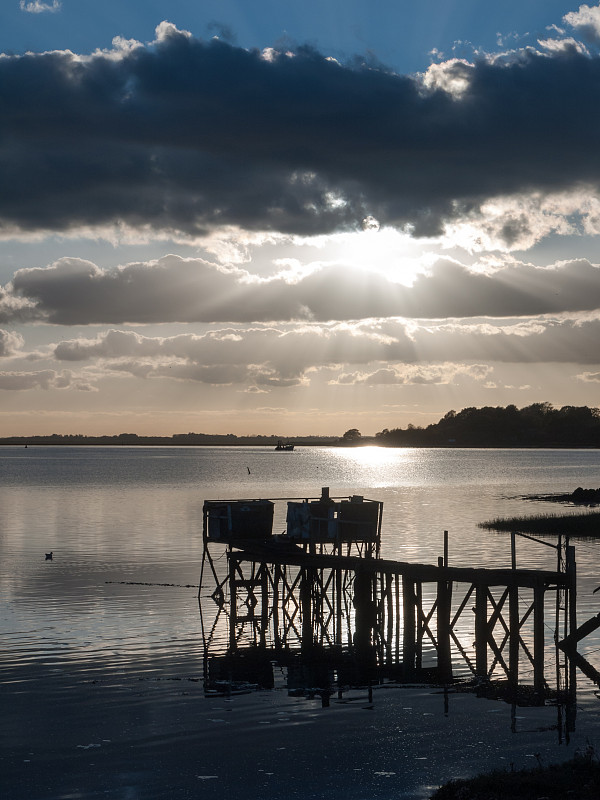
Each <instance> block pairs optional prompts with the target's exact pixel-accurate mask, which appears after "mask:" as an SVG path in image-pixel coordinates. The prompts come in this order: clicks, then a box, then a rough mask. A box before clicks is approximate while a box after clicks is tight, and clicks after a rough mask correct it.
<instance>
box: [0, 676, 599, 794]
mask: <svg viewBox="0 0 600 800" xmlns="http://www.w3.org/2000/svg"><path fill="white" fill-rule="evenodd" d="M2 709H3V710H2V720H3V723H2V746H1V753H0V758H1V764H0V771H1V774H2V784H3V789H2V796H3V797H5V798H7V800H72V799H74V798H100V797H102V798H110V799H111V800H112V798H114V799H115V800H138V798H139V800H151V799H152V800H154V798H156V799H158V798H161V800H162V799H163V798H164V799H165V800H166V798H169V799H172V800H183V799H184V798H203V800H204V798H231V799H232V800H237V798H240V800H241V799H242V798H248V799H249V800H255V799H256V800H258V798H261V799H262V798H265V797H268V798H271V799H273V800H280V799H281V800H289V798H290V797H299V798H321V797H322V798H328V799H329V800H331V798H334V799H337V798H340V800H342V799H343V800H362V799H363V798H370V799H371V800H372V799H373V798H375V799H376V800H378V799H380V798H390V800H391V798H394V800H398V798H407V799H408V800H421V799H423V798H428V797H430V796H431V794H432V793H433V792H434V791H435V789H437V788H438V787H439V786H440V785H441V784H443V783H445V782H446V781H448V780H450V779H452V778H465V777H471V776H473V775H476V774H478V773H481V772H484V771H488V770H491V769H498V768H499V769H502V768H506V769H511V768H513V767H514V768H515V769H520V768H524V767H532V766H536V765H537V764H540V763H541V764H549V763H554V762H559V761H565V760H567V759H568V758H571V757H572V756H573V755H574V753H575V752H576V751H577V750H578V749H580V748H584V747H585V746H586V745H587V743H588V742H589V741H590V740H592V741H593V740H594V739H595V740H596V741H597V742H600V724H599V719H598V710H597V709H596V710H594V707H593V706H592V707H590V708H589V709H588V710H587V711H585V710H584V711H581V710H580V712H579V713H578V719H577V730H576V732H573V733H571V734H570V735H569V737H568V740H565V739H564V737H562V736H560V735H559V731H558V730H557V729H556V727H555V726H556V724H557V709H556V708H554V707H541V708H522V709H521V708H517V709H514V708H511V706H510V705H508V704H506V703H504V702H500V701H491V700H483V699H478V698H476V697H474V696H473V695H470V694H463V693H460V694H454V693H452V692H451V693H447V694H446V695H444V692H443V690H440V689H434V688H430V687H412V688H406V687H398V686H390V685H388V686H381V687H375V689H374V691H373V702H372V703H369V702H368V695H367V692H366V690H361V689H355V690H352V691H348V692H344V694H343V696H342V698H341V699H339V698H338V696H337V695H334V696H332V698H331V702H330V705H329V707H323V706H322V701H321V698H320V697H318V696H317V697H314V698H312V699H310V698H307V697H290V696H289V695H288V692H287V689H286V688H285V686H284V685H283V680H281V681H280V682H279V685H277V683H276V687H275V689H273V690H269V691H257V692H252V693H249V694H240V695H233V696H230V697H227V696H211V697H206V696H205V694H204V688H203V684H202V682H201V680H199V679H198V677H197V676H196V675H194V674H191V673H187V674H179V675H173V676H171V677H165V676H161V677H156V678H152V677H148V676H145V677H144V678H142V679H139V678H137V677H136V676H135V674H133V673H131V674H124V675H121V676H119V675H110V676H108V677H106V678H102V677H98V676H97V675H96V676H94V677H90V679H89V680H87V679H86V678H85V677H84V676H82V675H81V674H80V673H78V672H77V673H71V674H70V673H69V672H68V671H64V670H61V671H59V672H56V673H52V672H48V671H47V670H44V674H43V676H40V677H37V678H36V675H35V671H33V670H28V672H27V674H25V675H22V676H20V677H19V678H15V677H13V679H12V680H10V681H7V680H5V681H4V682H3V684H2ZM560 739H562V743H561V742H560Z"/></svg>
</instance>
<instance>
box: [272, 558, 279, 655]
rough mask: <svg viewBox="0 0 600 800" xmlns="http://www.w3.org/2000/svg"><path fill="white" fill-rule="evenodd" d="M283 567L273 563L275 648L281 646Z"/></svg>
mask: <svg viewBox="0 0 600 800" xmlns="http://www.w3.org/2000/svg"><path fill="white" fill-rule="evenodd" d="M280 575H281V567H280V566H279V564H274V565H273V606H272V608H273V642H274V645H275V649H277V650H279V649H280V648H281V636H280V634H279V580H280Z"/></svg>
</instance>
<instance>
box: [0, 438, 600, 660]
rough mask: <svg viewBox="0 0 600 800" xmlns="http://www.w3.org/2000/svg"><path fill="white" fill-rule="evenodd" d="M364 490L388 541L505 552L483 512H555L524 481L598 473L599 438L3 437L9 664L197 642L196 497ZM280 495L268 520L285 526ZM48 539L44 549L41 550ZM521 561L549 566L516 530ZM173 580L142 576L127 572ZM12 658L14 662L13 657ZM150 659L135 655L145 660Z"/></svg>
mask: <svg viewBox="0 0 600 800" xmlns="http://www.w3.org/2000/svg"><path fill="white" fill-rule="evenodd" d="M322 486H328V487H330V491H331V494H332V495H340V496H347V495H350V494H362V495H364V496H366V497H368V498H370V499H374V500H381V501H383V503H384V517H383V519H384V523H383V530H382V555H383V556H384V557H386V558H396V559H399V560H405V561H419V562H425V563H437V558H438V556H439V555H441V553H442V546H443V531H444V530H448V531H449V537H450V563H451V564H454V565H471V566H501V567H505V566H508V565H509V564H510V543H509V537H507V536H505V535H499V534H496V533H493V532H487V531H484V530H481V529H479V528H478V527H477V523H479V522H481V521H483V520H487V519H490V518H493V517H498V516H515V515H520V514H531V513H538V512H540V511H542V512H550V513H551V512H556V511H560V512H563V511H564V510H565V509H564V507H556V506H550V505H549V504H544V503H532V502H531V501H527V500H523V499H522V495H526V494H543V493H552V492H569V491H572V490H573V489H575V488H576V487H577V486H583V487H597V486H600V454H599V453H598V452H597V451H595V450H584V451H581V450H454V449H442V450H435V449H383V448H371V447H369V448H360V449H340V448H300V449H297V450H296V451H295V452H293V453H275V452H273V451H272V450H271V449H270V448H259V447H242V448H238V447H231V448H221V447H215V448H210V447H209V448H195V447H190V448H170V447H158V448H128V447H125V448H117V447H114V448H111V447H39V448H35V447H32V448H28V449H24V448H17V447H5V448H2V449H1V450H0V508H1V509H2V528H1V533H0V537H1V539H0V547H1V552H0V556H1V557H0V583H1V586H2V601H3V613H2V619H1V621H0V624H1V625H2V634H3V636H4V637H8V640H9V644H10V654H9V655H8V658H7V659H5V663H4V669H8V670H10V669H12V665H14V664H23V663H24V662H25V663H26V662H28V661H29V660H36V659H39V658H45V659H49V660H50V661H52V662H54V661H57V662H63V661H69V663H73V662H77V663H79V662H81V661H84V662H85V663H86V665H87V667H86V668H90V669H93V666H94V661H95V659H96V658H98V660H99V663H100V664H101V668H104V665H103V664H102V662H103V661H104V660H105V658H106V653H107V648H109V649H110V650H111V652H112V663H113V664H119V665H127V664H129V665H131V666H132V667H134V668H136V669H158V668H162V667H160V665H162V664H164V663H165V662H170V663H171V664H172V662H173V661H174V660H175V661H177V660H178V659H183V660H185V661H186V662H187V663H188V665H189V663H190V661H192V662H193V660H194V658H196V657H197V655H198V652H199V618H198V616H199V615H198V608H197V604H196V600H195V598H196V592H195V590H194V589H193V588H192V589H188V588H184V587H185V586H186V585H192V586H197V583H198V577H199V569H200V560H201V555H202V505H203V502H204V500H205V499H222V498H231V499H236V498H253V497H263V498H264V497H266V498H270V499H275V498H278V497H282V498H284V497H285V498H287V497H300V498H302V497H304V496H317V495H319V494H320V489H321V487H322ZM284 515H285V503H279V504H277V505H276V516H275V530H276V531H278V530H281V531H283V529H284V527H285V520H284ZM49 551H53V553H54V559H53V561H52V562H48V561H45V560H44V554H45V553H46V552H49ZM597 554H598V544H597V543H596V542H591V543H590V542H585V543H580V544H579V545H578V547H577V561H578V576H579V612H580V617H581V619H586V618H587V616H586V614H588V611H589V612H590V615H591V613H596V612H597V610H598V609H597V606H598V602H599V601H598V600H597V598H598V597H599V595H596V596H595V597H594V596H593V595H592V592H593V589H594V588H596V586H597V585H598V584H599V583H600V569H599V566H600V564H599V559H598V555H597ZM518 564H519V566H522V567H531V568H536V567H537V568H544V569H553V568H554V567H555V555H554V553H553V551H552V550H550V549H549V548H545V547H541V546H539V545H535V544H533V543H530V542H528V541H526V540H521V541H519V545H518ZM134 582H135V583H137V584H143V583H148V584H150V583H158V584H160V583H162V584H176V585H177V586H173V587H156V586H155V587H144V586H140V585H130V584H133V583H134ZM6 661H7V662H8V663H6ZM142 662H143V663H142Z"/></svg>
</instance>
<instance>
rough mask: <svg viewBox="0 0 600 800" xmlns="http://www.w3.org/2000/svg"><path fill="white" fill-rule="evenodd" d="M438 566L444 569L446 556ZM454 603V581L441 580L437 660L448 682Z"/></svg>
mask: <svg viewBox="0 0 600 800" xmlns="http://www.w3.org/2000/svg"><path fill="white" fill-rule="evenodd" d="M438 567H439V568H440V570H441V569H443V567H444V557H442V556H440V558H439V559H438ZM451 604H452V582H451V581H445V580H441V581H438V584H437V660H438V677H439V679H440V680H442V681H444V682H447V681H451V680H452V655H451V650H450V609H451Z"/></svg>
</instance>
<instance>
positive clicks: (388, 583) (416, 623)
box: [200, 488, 600, 698]
mask: <svg viewBox="0 0 600 800" xmlns="http://www.w3.org/2000/svg"><path fill="white" fill-rule="evenodd" d="M275 502H276V501H272V500H265V499H254V500H208V501H206V502H205V503H204V509H203V539H204V551H203V559H202V572H201V577H200V593H202V592H206V591H208V592H209V594H210V597H211V598H212V600H213V601H214V604H215V608H216V614H215V615H214V619H213V620H212V624H211V626H210V627H205V625H204V621H203V636H204V644H205V654H206V659H207V661H206V663H205V667H206V670H205V675H210V673H211V663H212V666H213V669H212V672H213V674H216V673H217V672H218V669H217V668H216V667H215V665H216V664H218V663H219V658H216V659H213V660H212V661H211V663H209V661H210V658H209V651H210V649H211V647H213V645H214V643H215V641H216V638H217V631H220V634H219V635H220V639H221V641H222V639H223V623H225V628H226V634H225V635H226V640H227V656H226V658H227V659H228V660H227V665H228V666H227V669H228V672H227V674H228V675H229V677H232V676H233V677H234V678H238V677H241V675H242V672H244V670H246V672H245V673H244V674H245V676H247V675H248V674H249V673H252V674H253V675H254V676H256V669H257V668H256V663H257V662H260V665H261V666H260V667H259V668H258V671H260V670H262V669H263V668H264V664H265V662H268V663H271V662H272V661H277V662H279V663H284V664H288V665H291V664H297V663H298V658H299V657H302V658H303V659H304V660H305V661H306V660H307V659H308V660H309V661H312V663H313V664H314V663H320V664H321V665H322V664H324V663H325V665H326V669H327V670H329V671H330V672H331V671H334V672H335V674H336V677H337V681H338V684H339V683H342V682H344V681H346V682H348V683H352V682H373V681H378V680H385V679H395V680H402V681H417V680H424V679H429V680H435V681H437V682H441V683H449V682H451V681H452V680H453V679H454V677H455V676H456V675H457V674H460V675H461V676H462V677H465V676H471V677H474V678H476V679H479V680H481V681H489V680H490V679H492V678H498V677H500V678H501V679H503V680H504V681H505V682H507V683H508V685H509V686H512V687H513V688H515V689H516V688H517V686H518V685H519V684H527V685H529V686H531V688H532V689H533V691H534V693H535V694H536V695H537V696H539V697H540V698H543V697H544V695H545V693H546V691H547V689H548V685H549V675H548V674H547V666H548V664H549V663H550V662H552V663H553V664H554V672H555V674H554V675H553V679H552V683H553V684H554V682H555V681H554V679H556V683H557V688H559V689H561V690H563V691H566V690H567V689H568V686H569V671H568V670H569V663H568V659H567V658H566V656H565V655H564V653H563V658H562V660H561V658H558V659H557V658H556V653H558V652H559V651H557V650H556V645H557V644H558V643H559V642H560V641H564V640H565V639H567V637H569V636H570V637H571V640H572V639H573V636H574V635H575V632H576V628H577V624H576V606H575V604H576V588H575V587H576V576H575V557H574V548H572V547H570V546H569V545H568V542H567V541H564V540H563V541H559V543H558V545H556V546H555V548H556V551H557V566H556V570H555V571H542V570H529V569H518V568H517V559H516V537H515V536H514V535H513V537H512V563H511V566H510V568H506V569H496V568H494V569H487V568H472V567H465V566H450V564H449V559H448V535H447V532H444V540H443V549H442V548H441V549H442V554H441V555H440V557H439V559H438V563H437V564H416V563H409V562H402V561H393V560H389V559H383V558H381V552H380V551H381V526H382V516H383V504H382V503H380V502H378V501H375V500H369V499H366V498H364V497H362V496H357V495H354V496H350V497H332V496H330V493H329V489H328V488H323V489H322V490H321V495H320V496H318V497H312V498H310V497H307V498H281V499H280V500H279V501H277V502H285V503H286V504H287V508H286V515H285V530H283V531H282V532H281V533H275V532H274V508H275ZM549 546H553V547H554V545H549ZM224 557H225V558H224ZM599 624H600V623H599ZM548 632H550V635H548ZM550 648H552V653H553V656H554V657H553V658H552V659H549V658H547V650H548V651H549V649H550ZM213 649H214V648H213ZM559 655H560V654H559ZM240 664H241V665H242V666H241V667H240ZM232 665H237V667H235V666H232ZM252 665H254V666H252ZM250 667H251V668H250ZM236 668H237V669H238V675H236ZM221 674H225V673H221ZM572 677H573V676H571V678H572ZM315 685H316V684H315Z"/></svg>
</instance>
